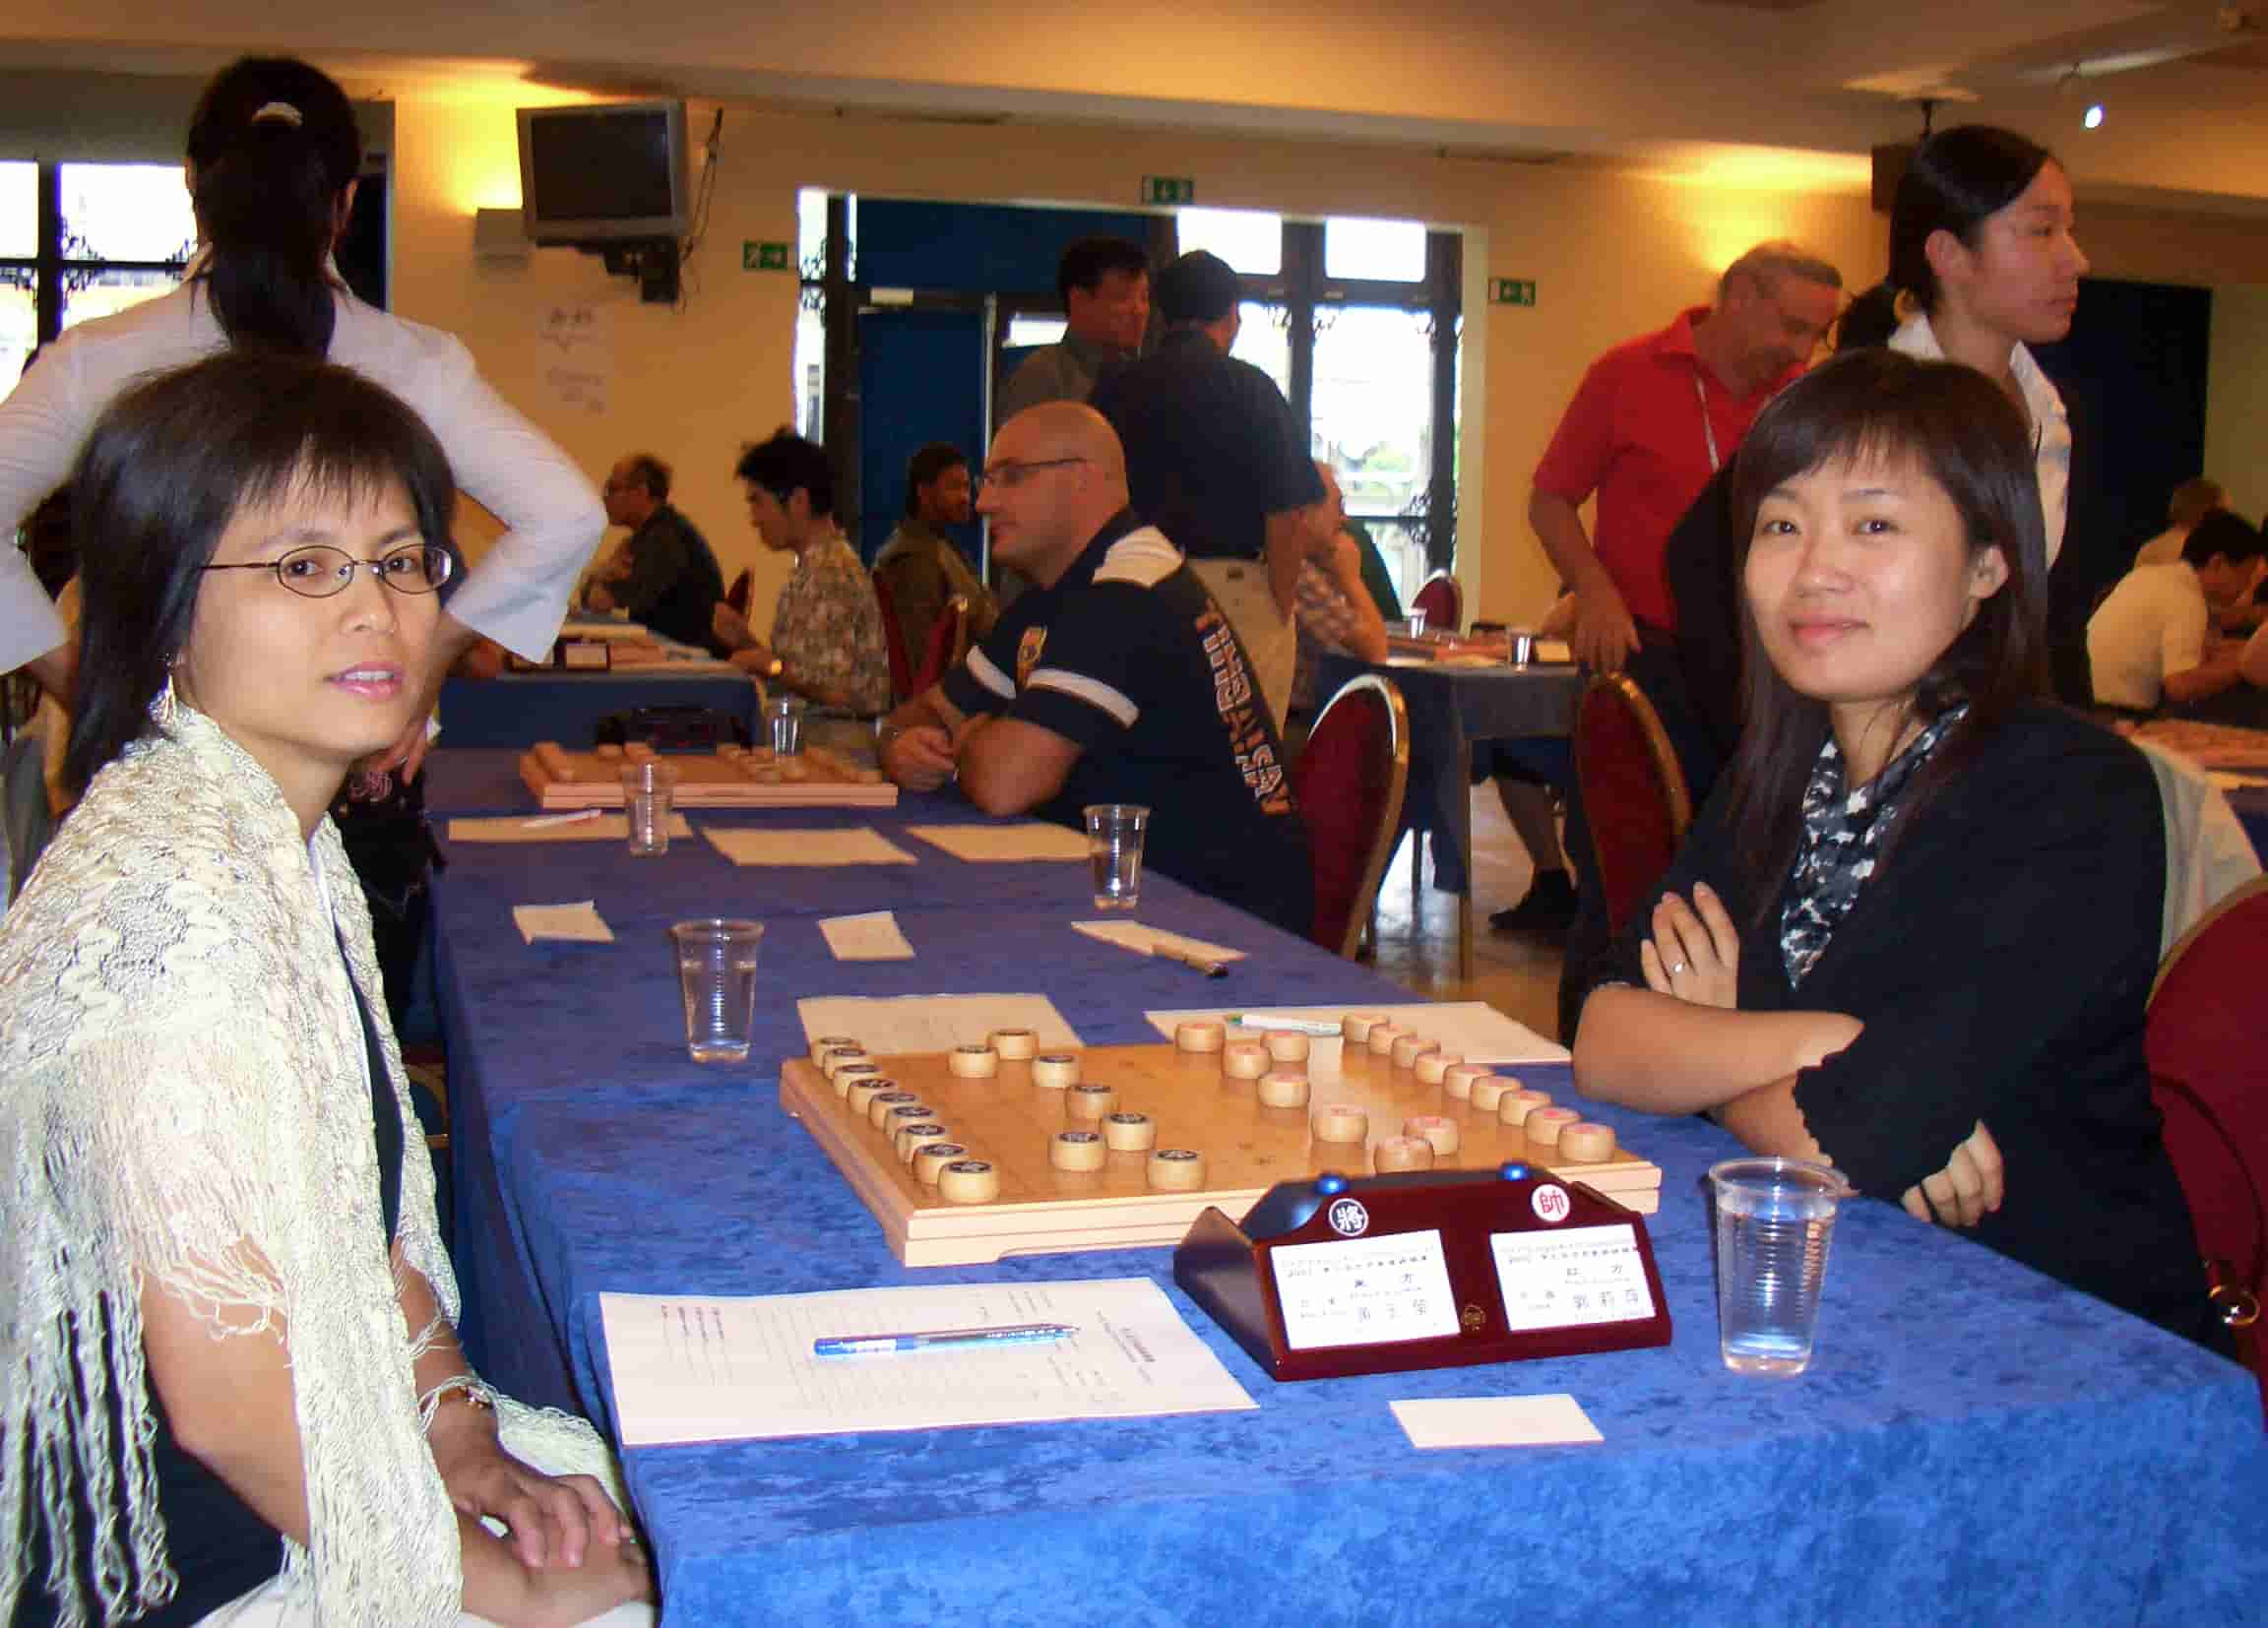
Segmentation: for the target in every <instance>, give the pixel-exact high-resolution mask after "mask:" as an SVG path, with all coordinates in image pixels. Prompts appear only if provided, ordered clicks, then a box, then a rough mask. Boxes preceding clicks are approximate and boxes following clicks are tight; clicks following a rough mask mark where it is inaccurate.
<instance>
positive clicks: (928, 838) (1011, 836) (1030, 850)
mask: <svg viewBox="0 0 2268 1628" xmlns="http://www.w3.org/2000/svg"><path fill="white" fill-rule="evenodd" d="M906 830H907V832H908V834H909V835H911V836H914V837H918V838H920V839H921V840H922V841H923V842H924V843H929V844H933V845H936V846H938V847H941V848H943V849H944V850H945V851H946V852H947V853H950V854H952V855H953V857H954V858H956V859H967V860H969V861H971V862H973V863H995V862H998V861H1002V860H1017V859H1084V858H1086V857H1087V836H1086V833H1084V832H1079V831H1073V830H1072V829H1070V827H1068V826H1059V825H1051V824H1049V823H1048V822H1047V821H1045V820H1024V821H1019V822H1018V823H1017V824H1015V825H915V826H908V827H907V828H906Z"/></svg>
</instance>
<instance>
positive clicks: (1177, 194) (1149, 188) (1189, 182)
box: [1142, 175, 1197, 204]
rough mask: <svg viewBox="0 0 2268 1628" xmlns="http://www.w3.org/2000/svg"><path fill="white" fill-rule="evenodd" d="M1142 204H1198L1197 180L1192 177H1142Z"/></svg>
mask: <svg viewBox="0 0 2268 1628" xmlns="http://www.w3.org/2000/svg"><path fill="white" fill-rule="evenodd" d="M1142 202H1144V203H1145V204H1194V203H1195V202H1197V180H1196V177H1195V176H1192V175H1145V176H1143V177H1142Z"/></svg>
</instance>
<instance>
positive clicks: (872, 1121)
mask: <svg viewBox="0 0 2268 1628" xmlns="http://www.w3.org/2000/svg"><path fill="white" fill-rule="evenodd" d="M908 1107H912V1108H919V1109H920V1110H921V1111H922V1112H923V1113H924V1114H926V1113H927V1112H928V1111H929V1104H928V1103H926V1102H924V1101H922V1100H921V1098H920V1097H918V1096H914V1094H913V1093H912V1092H910V1091H878V1092H876V1093H875V1094H874V1095H873V1096H869V1097H867V1098H866V1123H867V1124H868V1125H869V1126H871V1127H872V1128H873V1129H875V1130H880V1129H881V1128H882V1127H883V1126H884V1125H885V1124H887V1123H889V1119H890V1110H891V1109H892V1108H908Z"/></svg>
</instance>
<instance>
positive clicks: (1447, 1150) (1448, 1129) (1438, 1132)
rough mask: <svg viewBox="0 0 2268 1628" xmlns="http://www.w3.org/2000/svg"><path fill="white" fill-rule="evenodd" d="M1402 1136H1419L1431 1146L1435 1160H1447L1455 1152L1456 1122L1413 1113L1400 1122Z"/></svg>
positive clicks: (1435, 1115)
mask: <svg viewBox="0 0 2268 1628" xmlns="http://www.w3.org/2000/svg"><path fill="white" fill-rule="evenodd" d="M1402 1134H1403V1135H1404V1136H1421V1137H1423V1138H1424V1139H1425V1140H1426V1141H1427V1142H1430V1143H1431V1144H1433V1154H1434V1157H1435V1158H1448V1157H1449V1156H1450V1155H1451V1154H1453V1153H1455V1152H1456V1151H1457V1147H1458V1144H1459V1141H1460V1140H1461V1139H1460V1138H1459V1136H1458V1134H1457V1121H1456V1120H1454V1119H1449V1118H1445V1117H1443V1116H1442V1115H1440V1114H1437V1113H1414V1114H1412V1115H1411V1116H1410V1117H1409V1118H1407V1119H1405V1120H1403V1121H1402Z"/></svg>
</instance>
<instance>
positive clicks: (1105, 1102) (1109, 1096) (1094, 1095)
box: [1063, 1086, 1118, 1119]
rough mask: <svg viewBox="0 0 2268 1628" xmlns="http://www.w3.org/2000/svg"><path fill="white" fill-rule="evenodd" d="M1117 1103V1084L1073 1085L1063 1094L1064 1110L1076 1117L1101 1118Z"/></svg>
mask: <svg viewBox="0 0 2268 1628" xmlns="http://www.w3.org/2000/svg"><path fill="white" fill-rule="evenodd" d="M1117 1105H1118V1089H1117V1087H1115V1086H1073V1087H1071V1088H1070V1089H1069V1090H1068V1091H1066V1092H1064V1094H1063V1111H1064V1112H1066V1113H1068V1114H1069V1115H1070V1116H1071V1117H1072V1118H1074V1119H1100V1118H1102V1117H1103V1115H1104V1114H1106V1113H1108V1112H1109V1111H1110V1110H1111V1109H1112V1108H1115V1107H1116V1106H1117Z"/></svg>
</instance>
